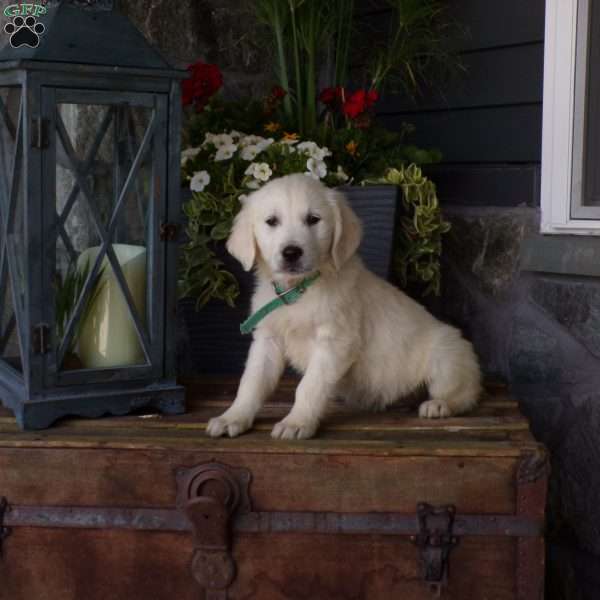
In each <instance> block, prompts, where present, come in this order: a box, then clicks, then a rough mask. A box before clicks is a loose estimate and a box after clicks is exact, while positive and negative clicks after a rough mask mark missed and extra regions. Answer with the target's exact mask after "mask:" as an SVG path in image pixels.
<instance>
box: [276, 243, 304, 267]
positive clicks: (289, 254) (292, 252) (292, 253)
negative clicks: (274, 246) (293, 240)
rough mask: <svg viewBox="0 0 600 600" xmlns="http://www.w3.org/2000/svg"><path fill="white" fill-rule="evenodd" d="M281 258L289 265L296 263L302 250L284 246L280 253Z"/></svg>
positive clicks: (302, 252) (296, 247)
mask: <svg viewBox="0 0 600 600" xmlns="http://www.w3.org/2000/svg"><path fill="white" fill-rule="evenodd" d="M281 254H283V258H285V260H286V261H287V262H289V263H294V262H296V261H297V260H298V259H299V258H300V257H301V256H302V255H303V254H304V250H302V248H299V247H298V246H286V247H285V248H284V249H283V250H282V251H281Z"/></svg>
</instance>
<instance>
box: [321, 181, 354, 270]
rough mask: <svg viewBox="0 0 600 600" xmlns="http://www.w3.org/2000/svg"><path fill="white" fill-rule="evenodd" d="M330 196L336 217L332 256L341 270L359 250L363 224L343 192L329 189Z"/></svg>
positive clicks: (334, 216)
mask: <svg viewBox="0 0 600 600" xmlns="http://www.w3.org/2000/svg"><path fill="white" fill-rule="evenodd" d="M328 196H329V201H330V202H331V205H332V207H333V218H334V229H333V244H332V246H331V256H332V258H333V264H334V266H335V268H336V269H337V270H338V271H339V270H340V269H341V267H342V265H343V264H344V263H345V262H346V261H347V260H348V259H349V258H350V257H351V256H352V255H353V254H354V253H355V252H356V251H357V250H358V247H359V245H360V240H361V238H362V225H361V223H360V220H359V218H358V217H357V216H356V214H355V212H354V211H353V210H352V209H351V208H350V206H348V203H347V201H346V198H345V197H344V195H343V194H342V193H341V192H339V191H337V190H329V191H328Z"/></svg>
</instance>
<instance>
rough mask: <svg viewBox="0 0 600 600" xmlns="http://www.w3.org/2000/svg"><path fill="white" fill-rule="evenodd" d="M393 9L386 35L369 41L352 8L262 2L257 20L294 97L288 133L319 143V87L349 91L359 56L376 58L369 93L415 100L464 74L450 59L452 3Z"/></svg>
mask: <svg viewBox="0 0 600 600" xmlns="http://www.w3.org/2000/svg"><path fill="white" fill-rule="evenodd" d="M387 4H388V5H389V8H390V15H389V28H388V30H387V32H379V31H378V32H376V33H374V34H372V35H369V34H362V33H361V32H359V28H360V26H361V23H360V21H359V22H355V3H354V1H353V0H328V1H327V2H323V1H322V0H255V2H254V10H255V14H256V17H257V19H258V20H259V22H260V23H262V24H263V25H264V26H265V27H266V28H267V30H268V32H269V34H270V35H269V37H270V40H271V42H272V45H273V50H274V52H273V54H274V74H275V76H276V78H277V81H278V83H279V85H281V87H283V89H285V90H286V91H287V92H288V96H286V98H284V100H283V111H282V115H281V120H282V121H283V123H284V125H285V126H286V127H288V128H292V129H293V130H294V131H298V132H299V133H300V134H301V135H302V136H309V137H311V138H312V139H315V136H316V135H317V134H316V131H317V129H318V127H319V115H318V112H317V103H316V98H317V94H318V87H317V86H318V84H321V86H322V87H336V86H345V85H347V84H348V81H349V80H350V73H349V65H350V62H351V56H353V55H354V56H357V55H359V54H362V55H364V56H369V57H372V59H371V61H370V62H368V63H367V66H366V68H365V69H364V70H365V73H364V80H365V86H366V87H367V88H369V89H374V90H380V89H382V88H383V87H384V86H386V85H387V86H388V87H390V88H392V89H396V90H398V89H399V90H402V91H403V92H404V93H407V94H408V95H409V96H411V97H414V96H415V95H416V94H417V93H418V92H419V91H420V90H421V89H422V88H423V87H424V86H426V85H430V84H431V83H432V82H433V81H434V80H435V79H436V77H437V76H438V75H439V74H441V73H445V72H448V71H451V70H452V69H453V68H455V67H461V63H460V61H459V60H458V58H457V57H456V56H455V55H454V54H453V53H452V52H451V51H450V43H449V42H450V40H451V38H453V37H455V36H456V34H457V32H458V28H457V26H456V24H455V22H454V21H453V20H452V19H451V17H450V16H449V11H448V7H447V5H446V3H445V2H443V1H441V0H387ZM323 65H325V68H323ZM356 75H357V74H356V73H353V76H354V78H355V79H356Z"/></svg>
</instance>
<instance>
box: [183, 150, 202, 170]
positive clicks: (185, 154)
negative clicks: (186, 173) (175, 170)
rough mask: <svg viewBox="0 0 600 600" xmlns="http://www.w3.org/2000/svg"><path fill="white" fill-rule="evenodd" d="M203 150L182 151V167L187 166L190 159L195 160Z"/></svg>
mask: <svg viewBox="0 0 600 600" xmlns="http://www.w3.org/2000/svg"><path fill="white" fill-rule="evenodd" d="M201 150H202V148H201V147H197V148H186V149H185V150H182V151H181V166H182V167H183V165H185V163H186V162H187V161H188V160H190V158H194V156H196V155H197V154H198V152H200V151H201Z"/></svg>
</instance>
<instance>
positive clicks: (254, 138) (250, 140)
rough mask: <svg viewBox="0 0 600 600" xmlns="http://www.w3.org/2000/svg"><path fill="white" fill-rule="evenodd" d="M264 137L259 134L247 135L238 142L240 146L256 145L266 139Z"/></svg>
mask: <svg viewBox="0 0 600 600" xmlns="http://www.w3.org/2000/svg"><path fill="white" fill-rule="evenodd" d="M264 139H265V138H263V137H260V136H259V135H247V136H246V137H243V138H241V139H240V140H239V142H238V144H239V145H240V148H244V147H245V146H250V145H256V144H258V143H260V142H262V141H264Z"/></svg>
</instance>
